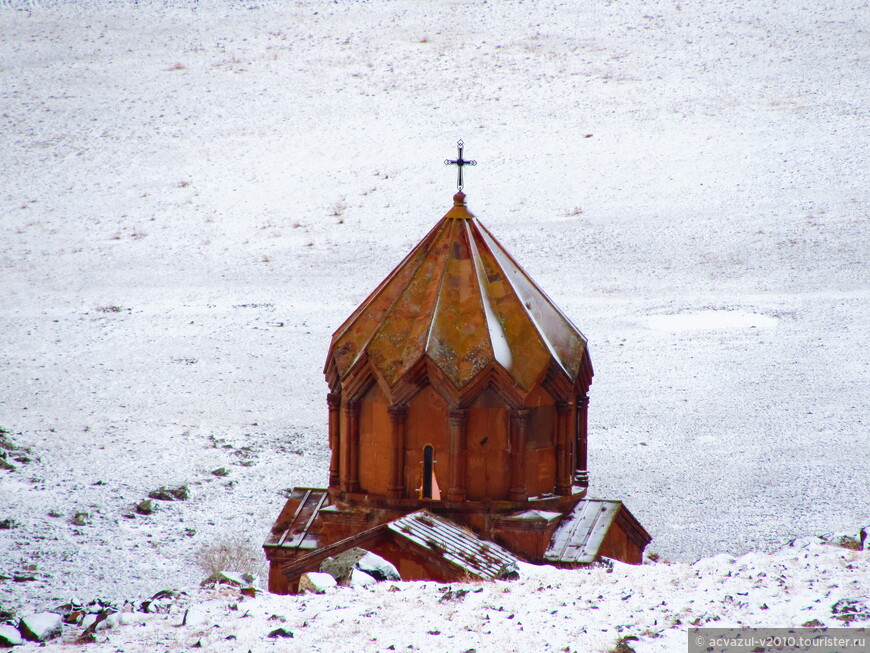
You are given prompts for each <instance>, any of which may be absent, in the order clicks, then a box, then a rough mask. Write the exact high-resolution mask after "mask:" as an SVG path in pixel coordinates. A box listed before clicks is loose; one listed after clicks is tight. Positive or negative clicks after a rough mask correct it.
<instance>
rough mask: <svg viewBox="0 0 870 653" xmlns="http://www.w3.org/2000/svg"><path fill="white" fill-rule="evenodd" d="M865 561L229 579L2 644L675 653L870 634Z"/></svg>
mask: <svg viewBox="0 0 870 653" xmlns="http://www.w3.org/2000/svg"><path fill="white" fill-rule="evenodd" d="M867 548H870V543H868V542H867V541H866V531H863V532H862V533H861V535H860V536H859V537H851V536H843V535H841V536H835V537H829V538H828V539H827V540H825V539H823V538H817V537H813V538H803V539H800V540H795V541H793V542H790V543H789V544H788V545H787V546H785V547H783V548H782V549H780V550H778V551H776V552H774V553H770V554H763V553H747V554H745V555H743V556H740V557H737V558H735V557H731V556H729V555H727V554H722V555H718V556H714V557H711V558H704V559H701V560H698V561H697V562H695V563H692V564H683V563H681V564H669V563H666V562H655V563H650V564H645V565H643V566H631V565H625V564H621V563H618V562H611V561H605V562H604V563H602V564H599V565H596V566H594V567H590V568H584V569H579V570H573V571H566V570H557V569H553V568H551V567H538V566H533V565H523V566H522V568H521V569H520V578H519V580H516V581H512V582H496V583H462V584H458V583H454V584H442V583H433V582H402V581H392V580H384V581H381V582H353V583H351V585H344V586H342V585H338V586H335V587H330V588H327V589H322V590H320V591H321V593H315V592H312V593H306V594H303V595H299V596H277V595H272V594H268V593H266V592H263V591H261V590H259V589H256V588H255V587H253V586H251V585H250V582H249V581H250V579H249V578H248V579H246V578H243V577H242V576H240V575H232V574H224V575H222V576H218V577H214V578H212V579H210V580H209V582H207V583H205V585H206V586H205V587H201V588H196V589H187V590H174V589H173V590H166V591H164V592H160V593H158V594H157V595H155V596H153V597H150V598H148V599H144V600H137V601H128V602H125V603H124V604H123V605H119V606H112V605H108V604H105V603H101V602H99V601H95V602H92V603H91V604H89V605H80V604H78V603H76V602H75V601H72V602H70V603H68V604H65V605H63V606H53V609H52V610H49V611H47V612H44V613H39V614H35V615H22V616H21V617H20V618H18V619H15V618H11V616H10V615H7V617H10V618H7V624H6V625H4V626H2V627H0V641H4V640H3V638H5V641H6V643H7V645H13V644H16V645H20V648H18V650H21V651H26V650H29V649H31V648H36V647H40V650H43V649H44V650H56V649H57V650H66V648H67V647H68V645H69V644H71V643H74V642H79V643H83V644H87V646H86V650H88V651H106V652H108V651H112V652H115V651H158V650H187V649H193V648H202V649H204V650H209V651H248V650H250V651H261V650H272V649H275V650H282V651H297V650H298V651H330V652H339V651H393V650H404V651H414V650H420V651H431V650H440V651H456V652H465V653H467V652H469V651H500V652H501V651H578V652H587V651H588V652H592V651H613V650H618V651H621V652H627V651H632V650H634V651H637V652H638V653H645V652H653V651H677V650H685V646H686V632H687V628H688V627H689V626H704V625H712V624H716V625H719V626H725V625H728V626H738V625H744V626H762V627H772V626H781V627H808V628H809V627H818V626H826V627H835V626H843V625H851V626H856V627H866V626H870V551H868V550H867ZM344 571H345V572H348V571H350V574H349V576H352V577H354V576H355V577H356V578H357V580H359V574H355V573H353V571H352V570H344ZM356 571H360V570H359V569H357V570H356ZM314 580H315V581H317V580H318V578H317V577H315V578H314ZM313 585H316V583H314V584H313ZM313 585H312V586H313ZM16 634H18V635H19V636H18V637H16ZM25 637H26V638H27V639H30V640H39V639H42V640H43V641H42V643H37V642H35V641H27V640H26V639H25Z"/></svg>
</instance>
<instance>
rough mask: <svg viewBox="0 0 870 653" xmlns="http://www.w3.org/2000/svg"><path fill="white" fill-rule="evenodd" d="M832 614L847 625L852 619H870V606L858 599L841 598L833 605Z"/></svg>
mask: <svg viewBox="0 0 870 653" xmlns="http://www.w3.org/2000/svg"><path fill="white" fill-rule="evenodd" d="M831 614H833V615H834V619H839V620H840V621H843V622H845V623H846V624H847V625H848V624H849V623H850V622H852V621H870V607H868V606H867V604H866V603H862V602H861V601H859V600H858V599H840V600H839V601H837V602H836V603H835V604H834V605H832V606H831Z"/></svg>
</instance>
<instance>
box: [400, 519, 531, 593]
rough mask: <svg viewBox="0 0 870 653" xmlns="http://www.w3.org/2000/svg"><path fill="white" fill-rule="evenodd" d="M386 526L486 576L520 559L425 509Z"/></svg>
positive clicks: (489, 577) (497, 573) (497, 575)
mask: <svg viewBox="0 0 870 653" xmlns="http://www.w3.org/2000/svg"><path fill="white" fill-rule="evenodd" d="M387 527H388V528H389V529H390V530H391V531H393V532H394V533H396V534H397V535H398V536H400V537H404V538H406V539H408V540H410V541H412V542H414V543H415V544H417V545H418V546H421V547H424V548H428V549H429V550H431V551H433V552H434V553H437V554H440V555H441V557H443V558H444V559H445V560H447V561H449V562H450V563H452V564H454V565H456V566H457V567H460V568H462V569H464V570H466V571H468V572H469V573H471V574H474V575H475V576H479V577H480V578H482V579H485V580H493V579H496V578H500V577H501V576H502V574H503V573H504V572H505V571H506V570H509V569H513V568H515V567H516V564H517V562H519V559H518V558H517V557H516V556H514V555H513V554H512V553H510V552H509V551H507V550H505V549H503V548H501V547H500V546H498V545H497V544H494V543H493V542H488V541H486V540H483V539H481V538H479V537H478V536H477V535H475V534H474V533H472V532H471V531H470V530H468V529H466V528H463V527H461V526H459V525H458V524H456V523H454V522H452V521H450V520H448V519H444V518H443V517H439V516H438V515H434V514H432V513H430V512H427V511H425V510H423V511H420V512H414V513H411V514H410V515H406V516H404V517H401V518H399V519H396V520H395V521H392V522H390V523H389V524H388V525H387Z"/></svg>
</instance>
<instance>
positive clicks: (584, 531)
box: [544, 499, 622, 564]
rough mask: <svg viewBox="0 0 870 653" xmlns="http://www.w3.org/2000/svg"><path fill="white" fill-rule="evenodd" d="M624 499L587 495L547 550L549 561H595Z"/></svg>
mask: <svg viewBox="0 0 870 653" xmlns="http://www.w3.org/2000/svg"><path fill="white" fill-rule="evenodd" d="M621 507H622V502H621V501H605V500H601V499H586V500H584V501H581V502H580V503H578V504H577V506H576V507H575V508H574V511H573V512H572V513H571V514H570V515H569V516H567V517H565V519H564V520H563V521H562V523H561V524H559V527H558V528H557V529H556V532H555V533H553V538H552V539H551V540H550V546H549V547H548V548H547V552H546V553H545V554H544V559H545V560H547V561H548V562H559V563H580V564H584V563H590V562H594V561H595V558H596V556H597V555H598V550H599V549H600V548H601V543H602V542H603V541H604V536H605V535H607V531H608V530H609V529H610V526H611V524H613V521H614V520H615V519H616V515H617V513H618V512H619V509H620V508H621Z"/></svg>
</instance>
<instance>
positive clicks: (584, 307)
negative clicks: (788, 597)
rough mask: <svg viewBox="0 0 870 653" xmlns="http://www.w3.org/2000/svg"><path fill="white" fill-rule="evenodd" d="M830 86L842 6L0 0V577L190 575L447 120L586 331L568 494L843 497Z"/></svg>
mask: <svg viewBox="0 0 870 653" xmlns="http://www.w3.org/2000/svg"><path fill="white" fill-rule="evenodd" d="M867 79H870V12H868V11H867V8H866V3H865V2H863V0H862V1H857V0H856V1H849V0H835V1H832V2H828V3H810V2H802V1H792V2H772V1H769V0H761V1H758V2H741V3H697V2H664V1H659V2H639V1H633V0H632V1H626V2H618V3H616V2H614V3H608V2H589V3H575V2H567V1H566V2H556V1H555V0H549V1H541V2H524V3H522V4H520V3H501V2H484V1H483V0H476V1H469V2H420V1H412V0H395V1H391V2H388V1H386V0H373V1H372V2H346V1H340V2H335V3H331V2H314V1H302V2H295V3H293V4H290V3H285V2H274V3H273V2H262V1H257V2H249V3H228V2H227V3H218V2H198V3H196V2H189V3H182V2H179V3H168V2H167V3H157V2H138V3H133V2H112V3H109V2H102V3H99V2H76V3H72V2H69V3H48V2H44V3H43V2H36V1H35V0H34V1H32V2H21V1H15V2H9V1H4V2H3V3H2V8H0V119H2V123H0V124H2V125H3V129H2V130H0V166H2V176H0V216H2V217H0V333H3V334H4V335H3V337H2V338H0V366H2V370H3V372H2V375H0V426H2V427H4V428H5V429H8V430H9V431H10V433H9V434H8V436H7V438H8V439H9V440H11V441H12V442H14V443H15V444H16V445H19V446H21V447H27V448H29V449H31V451H32V453H31V454H28V456H29V457H30V458H32V460H31V462H28V463H19V462H14V463H13V464H14V465H15V466H16V467H17V469H16V470H15V471H12V472H10V471H0V521H2V520H4V519H13V520H14V521H15V522H16V523H17V525H16V526H15V527H14V528H11V529H6V530H0V575H6V576H13V575H24V576H28V575H29V576H34V577H35V578H36V580H34V581H29V582H20V583H17V582H13V581H12V580H6V581H0V603H2V604H3V605H4V606H11V607H13V608H16V609H18V610H26V609H34V608H40V609H42V608H45V607H46V606H47V605H49V604H52V602H53V601H55V600H66V599H68V598H69V597H70V596H72V595H77V596H79V597H81V598H82V599H85V600H87V599H89V598H93V597H96V596H101V597H105V598H116V599H119V598H124V597H126V596H143V595H148V594H150V593H153V592H155V591H157V590H161V589H164V588H166V587H188V586H192V585H195V584H196V582H198V581H199V580H200V579H201V573H200V572H199V570H198V569H197V568H196V567H195V566H194V564H193V560H194V557H195V552H196V551H197V550H198V549H200V548H201V547H203V546H205V545H207V544H209V543H212V542H215V541H218V540H221V539H224V538H230V539H236V540H239V539H241V540H246V541H248V542H250V543H251V545H252V546H258V545H259V543H260V542H261V541H262V539H263V538H264V536H265V533H266V531H267V529H268V527H269V526H270V524H271V522H272V520H273V519H274V518H275V516H276V515H277V513H278V510H279V508H280V506H281V504H282V503H283V500H284V499H283V497H282V496H281V495H280V494H279V491H280V490H281V489H283V488H287V487H291V486H294V485H303V486H304V485H314V486H322V485H323V484H324V482H325V471H326V466H327V446H326V431H325V424H326V402H325V392H326V385H325V383H324V382H323V378H322V375H321V370H322V365H323V360H324V357H325V353H326V348H327V345H328V342H329V337H330V335H331V333H332V331H333V330H334V329H335V328H336V327H337V326H338V325H339V324H340V323H341V321H342V320H343V319H344V317H346V316H347V315H348V314H349V313H350V311H351V310H352V309H353V308H354V307H355V306H356V305H357V304H358V303H359V302H360V301H361V300H362V299H363V298H364V297H365V296H366V295H367V294H368V293H369V292H370V291H371V290H372V289H373V288H374V286H375V285H376V284H377V282H378V281H380V279H381V278H383V276H385V275H386V274H387V272H389V270H390V269H391V268H392V267H393V266H394V265H395V264H396V263H398V262H399V260H401V258H402V257H403V256H404V254H405V253H406V252H407V251H408V250H409V249H410V248H411V247H412V246H413V244H414V243H416V242H417V241H418V240H419V239H420V238H421V237H422V236H423V235H424V234H425V233H426V231H427V230H428V229H429V228H430V227H431V225H433V224H434V222H435V221H436V220H437V219H438V218H440V217H441V215H443V213H444V212H446V210H447V209H448V208H449V206H450V204H451V195H452V193H453V192H454V187H453V184H454V179H455V177H454V175H455V170H454V169H453V168H447V167H445V166H444V165H443V163H442V162H443V160H444V159H445V158H448V157H453V156H454V154H455V149H454V148H455V142H456V140H457V139H458V138H463V139H464V140H465V143H466V151H465V153H466V155H467V156H468V157H470V158H474V159H476V160H477V161H478V165H477V166H476V167H474V168H471V169H467V176H466V188H465V190H466V192H467V193H468V195H469V198H468V200H469V206H470V208H471V210H472V211H473V212H474V213H475V214H476V215H477V216H478V217H479V218H480V219H481V221H482V222H483V223H484V224H485V225H487V227H488V228H489V229H490V230H491V231H492V232H493V233H494V234H495V235H496V236H497V237H498V238H499V239H500V240H501V242H502V243H503V244H504V245H505V246H506V247H507V249H508V250H509V251H511V252H512V253H513V254H514V256H515V257H516V258H517V260H518V261H519V262H520V263H521V264H522V265H524V267H525V268H526V269H527V270H528V271H529V273H530V274H531V275H532V276H533V277H534V278H535V279H536V280H537V281H538V283H539V284H540V285H541V286H542V287H543V288H544V290H545V291H547V292H548V294H549V295H550V296H551V297H552V298H553V299H554V300H555V302H556V303H557V304H558V305H559V306H560V307H561V308H562V309H563V311H564V312H565V313H566V314H567V315H568V316H570V317H571V319H572V320H573V321H574V322H575V323H576V324H577V325H578V327H579V328H580V329H581V330H582V331H583V332H584V333H585V334H586V336H587V337H588V338H589V342H590V351H591V354H592V360H593V364H594V366H595V370H596V376H595V379H594V381H593V385H592V390H591V398H592V403H591V406H590V447H591V452H590V466H591V471H592V494H593V495H595V496H599V497H604V498H620V499H623V500H625V501H626V503H627V505H628V507H629V509H630V510H631V511H632V512H633V513H634V514H635V515H636V516H637V517H638V519H639V520H640V521H641V523H643V524H644V525H645V526H646V527H647V529H648V530H649V531H650V532H651V533H652V534H653V536H654V538H655V539H654V541H653V543H652V544H651V546H650V550H651V551H655V552H658V553H659V554H660V555H661V556H662V557H663V558H666V559H669V560H671V561H678V562H680V563H688V562H691V561H692V560H694V559H696V558H698V557H701V556H710V555H714V554H719V553H723V552H724V553H729V554H733V555H740V554H743V553H745V552H747V551H750V550H759V551H770V550H772V549H774V548H776V547H777V546H778V545H780V544H782V543H783V542H785V541H786V540H788V539H790V538H792V537H796V536H802V535H809V534H815V533H819V532H825V531H833V530H849V531H855V530H857V528H858V527H860V526H864V525H866V524H868V523H870V508H868V506H870V483H868V480H870V479H868V471H867V469H868V460H870V439H868V432H867V431H868V427H867V424H868V421H870V392H868V388H870V359H868V355H867V344H866V343H867V340H868V335H870V329H868V323H870V310H868V298H870V291H868V287H870V286H868V277H870V274H868V266H867V261H868V259H870V236H868V229H867V220H868V213H870V211H868V208H867V207H868V204H870V191H868V189H870V174H868V164H867V162H868V161H870V156H868V154H870V120H868V113H870V110H868V109H867V107H868V106H870V90H868V88H870V87H868V85H867V83H866V80H867ZM19 457H20V456H19ZM10 460H11V459H10ZM219 467H225V468H227V469H228V470H230V474H229V476H226V477H217V476H214V475H212V474H211V471H212V470H214V469H216V468H219ZM181 483H187V484H189V487H190V490H191V498H190V499H189V500H188V501H185V502H172V503H161V506H160V509H159V510H158V511H157V512H155V514H153V515H151V516H136V517H133V518H126V517H123V516H122V515H123V514H125V513H129V512H130V507H131V506H132V505H133V504H134V503H135V502H138V501H140V500H141V499H143V498H144V497H145V496H146V495H147V494H148V492H149V491H151V490H153V489H156V488H157V487H159V486H163V485H177V484H181ZM79 512H85V513H88V517H86V518H81V519H80V520H79V521H80V522H82V525H75V524H72V523H70V522H71V519H72V518H73V517H74V516H75V514H76V513H79ZM49 513H51V514H54V515H59V516H56V517H52V516H49ZM859 555H860V554H859ZM825 560H827V558H825ZM829 562H830V566H831V568H832V569H836V568H837V565H838V564H840V563H838V562H836V561H829ZM820 564H821V563H820ZM825 564H827V563H825ZM659 568H662V569H686V570H688V569H690V568H689V567H684V566H679V565H677V566H664V565H662V566H654V567H651V569H653V570H656V569H659ZM614 573H615V572H614ZM620 573H622V572H620ZM624 573H626V574H640V576H639V577H638V578H640V579H643V578H647V577H646V576H644V575H643V574H645V573H647V572H645V571H643V570H630V571H626V572H624ZM659 573H675V574H680V573H683V572H678V571H673V572H660V571H650V572H649V574H650V576H649V580H638V581H637V582H638V583H639V584H640V585H641V586H647V585H649V586H652V585H654V584H655V580H654V579H655V578H657V576H656V574H659ZM685 573H686V574H687V575H689V576H691V574H692V573H693V572H690V571H686V572H685ZM795 573H796V572H795ZM831 573H833V572H831ZM589 574H592V575H591V576H590V575H589ZM569 577H570V578H571V579H574V580H564V581H558V582H559V583H562V584H563V585H568V584H570V583H575V582H577V583H587V585H588V583H589V581H588V580H576V579H577V578H579V579H588V578H594V572H588V573H587V575H586V576H584V575H583V573H582V572H578V573H577V574H574V575H569V576H568V577H566V578H569ZM547 582H548V583H550V581H547ZM554 582H556V581H554ZM674 585H675V586H676V587H677V589H676V590H675V592H676V594H675V596H680V594H679V592H681V591H682V589H681V588H682V585H681V582H680V581H678V582H676V583H675V584H674ZM516 587H517V588H521V587H526V586H524V585H518V586H516ZM527 589H528V588H527ZM380 591H381V590H377V591H376V592H380ZM406 591H407V592H411V593H415V592H418V591H420V592H424V590H417V589H414V588H409V589H407V590H402V595H404V593H405V592H406ZM426 591H431V590H426ZM500 591H501V590H496V589H493V588H488V589H486V591H485V593H486V595H487V596H488V597H495V596H496V595H497V594H496V593H497V592H500ZM519 591H520V590H519V589H511V593H513V595H514V598H511V599H510V600H517V601H519V600H520V599H519V598H516V597H515V593H516V592H519ZM587 591H588V587H587V588H586V589H584V590H583V593H584V600H585V598H586V596H585V594H586V592H587ZM602 591H605V590H602ZM607 591H610V590H607ZM657 591H658V590H657ZM693 591H694V590H693ZM865 592H866V589H865ZM578 595H579V594H578ZM355 596H356V595H352V594H351V593H349V592H345V591H344V590H342V591H340V592H339V593H337V594H336V595H335V597H340V598H339V599H335V598H334V597H332V598H329V597H328V598H324V599H318V600H323V601H331V600H337V601H338V604H342V605H343V604H344V601H345V597H349V598H347V599H346V601H347V602H348V603H350V604H353V605H356V603H354V602H355V601H357V600H358V599H357V598H353V597H355ZM414 596H416V594H414ZM421 596H423V595H421ZM426 596H428V597H429V598H426V599H420V600H421V601H423V602H424V603H425V602H426V601H430V602H431V597H432V596H436V597H437V594H430V595H426ZM256 600H257V601H261V602H262V603H261V604H262V605H263V606H271V603H269V602H270V601H278V602H280V601H282V600H285V599H272V598H264V599H256ZM286 600H290V599H286ZM415 600H416V599H415ZM487 600H489V599H487ZM492 600H495V599H492ZM505 600H507V599H505ZM572 600H574V599H572ZM644 600H646V599H644ZM650 600H653V599H650ZM290 601H291V603H288V604H286V605H290V606H296V605H299V604H297V603H293V602H292V601H297V599H292V600H290ZM669 603H670V604H672V605H673V606H676V605H677V604H681V601H677V600H676V599H674V600H672V601H670V602H669ZM258 605H260V604H258ZM276 605H277V603H276ZM282 605H284V604H282ZM569 605H570V603H569ZM650 605H653V603H650ZM263 609H266V608H265V607H264V608H263ZM268 609H272V608H271V607H269V608H268ZM292 609H293V610H296V609H297V608H296V607H294V608H292ZM372 609H374V608H372ZM275 611H276V612H277V611H278V608H275ZM542 614H543V613H542ZM608 614H612V615H613V616H612V620H610V621H608V622H607V627H608V628H610V629H611V630H615V628H616V625H617V624H618V623H621V621H620V619H622V618H621V617H620V616H618V614H617V613H608ZM764 617H765V615H764V614H759V616H758V618H757V619H756V622H758V623H769V622H767V621H765V620H764ZM445 618H446V617H445ZM463 618H466V617H463ZM467 618H471V617H467ZM475 618H476V617H475ZM542 618H543V617H542ZM556 618H557V616H554V617H553V619H556ZM584 618H585V617H584ZM590 619H591V617H590ZM779 621H788V622H789V624H791V621H792V618H791V617H790V616H783V617H782V619H781V620H779ZM577 623H578V624H579V623H580V622H577ZM602 627H605V626H602ZM348 628H349V626H348ZM360 628H361V630H365V628H364V627H362V626H360ZM613 634H614V633H612V632H610V633H608V638H609V637H610V635H613ZM297 636H298V635H297ZM608 641H609V642H610V644H611V645H612V640H610V639H609V640H608ZM596 645H597V644H596ZM681 646H682V644H681ZM324 650H328V649H324ZM478 650H481V649H478ZM483 650H486V649H485V647H484V649H483Z"/></svg>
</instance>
